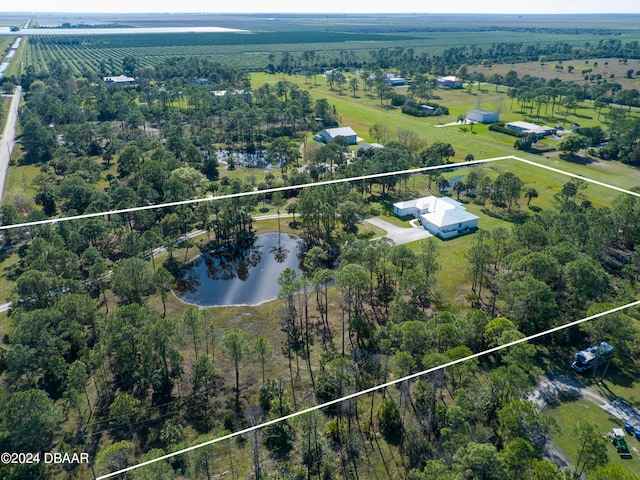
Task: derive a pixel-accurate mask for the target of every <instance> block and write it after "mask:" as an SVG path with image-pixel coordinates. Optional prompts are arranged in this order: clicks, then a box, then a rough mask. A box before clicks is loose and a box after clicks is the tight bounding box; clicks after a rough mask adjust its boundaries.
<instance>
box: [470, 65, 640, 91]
mask: <svg viewBox="0 0 640 480" xmlns="http://www.w3.org/2000/svg"><path fill="white" fill-rule="evenodd" d="M556 65H562V66H563V67H564V68H562V69H559V68H556ZM569 66H572V67H574V70H573V72H572V73H570V72H569V68H568V67H569ZM472 70H473V71H477V72H482V73H484V74H485V75H486V76H487V77H490V76H491V75H493V74H496V73H497V74H499V75H505V74H506V73H507V72H508V71H510V70H514V71H516V72H518V76H519V77H520V78H522V77H524V76H525V75H530V76H532V77H540V78H544V79H546V80H550V79H553V78H559V79H560V80H562V81H563V82H570V81H573V82H576V83H584V81H583V79H582V77H583V75H584V74H587V73H588V74H589V75H591V74H593V75H597V74H600V75H602V79H603V80H606V81H608V82H615V83H619V84H620V85H622V88H623V89H630V88H638V86H640V79H639V78H638V76H637V75H635V74H634V75H633V78H627V77H626V74H627V71H628V70H634V71H637V70H640V60H638V59H629V60H626V61H623V59H619V58H590V59H588V60H565V61H564V62H554V61H550V62H543V63H540V62H524V63H504V64H495V65H491V66H485V65H474V66H473V67H472ZM587 70H591V71H590V72H586V71H587ZM611 75H613V77H611ZM587 84H588V82H587Z"/></svg>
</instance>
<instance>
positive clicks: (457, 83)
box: [438, 75, 462, 88]
mask: <svg viewBox="0 0 640 480" xmlns="http://www.w3.org/2000/svg"><path fill="white" fill-rule="evenodd" d="M438 87H440V88H462V79H461V78H458V77H454V76H453V75H449V76H448V77H440V78H438Z"/></svg>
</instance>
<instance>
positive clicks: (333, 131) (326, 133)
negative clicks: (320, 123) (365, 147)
mask: <svg viewBox="0 0 640 480" xmlns="http://www.w3.org/2000/svg"><path fill="white" fill-rule="evenodd" d="M318 136H319V137H320V139H321V140H320V141H322V142H324V143H331V142H333V141H335V139H336V138H337V137H344V138H346V139H347V144H348V145H356V144H357V143H358V136H357V135H356V132H354V131H353V129H352V128H351V127H341V128H326V129H324V130H321V131H320V133H318Z"/></svg>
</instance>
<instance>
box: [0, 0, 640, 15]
mask: <svg viewBox="0 0 640 480" xmlns="http://www.w3.org/2000/svg"><path fill="white" fill-rule="evenodd" d="M2 3H3V5H2V7H0V15H2V12H75V13H81V12H82V13H85V12H86V13H91V12H104V13H135V12H140V13H144V12H155V13H163V12H194V13H195V12H211V13H266V12H270V13H281V12H287V13H297V12H300V13H504V14H508V13H517V14H527V13H640V1H638V0H607V1H603V0H525V1H516V0H455V1H452V2H444V1H440V0H404V1H401V2H391V1H388V0H387V1H383V0H349V1H346V2H345V1H344V0H322V1H318V0H315V1H312V0H302V1H300V0H271V2H268V1H265V0H242V1H241V2H228V1H225V0H182V1H176V0H107V1H104V0H103V1H94V2H88V1H86V0H56V1H52V0H22V1H20V0H13V1H12V0H2Z"/></svg>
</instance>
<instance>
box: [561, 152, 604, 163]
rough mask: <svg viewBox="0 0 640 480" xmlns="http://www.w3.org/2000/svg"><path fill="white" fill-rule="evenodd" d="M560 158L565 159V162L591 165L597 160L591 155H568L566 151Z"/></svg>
mask: <svg viewBox="0 0 640 480" xmlns="http://www.w3.org/2000/svg"><path fill="white" fill-rule="evenodd" d="M560 160H564V161H565V162H570V163H575V164H576V165H590V164H592V163H594V162H595V161H596V160H595V159H593V158H591V157H586V156H582V155H568V154H566V153H561V154H560Z"/></svg>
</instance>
